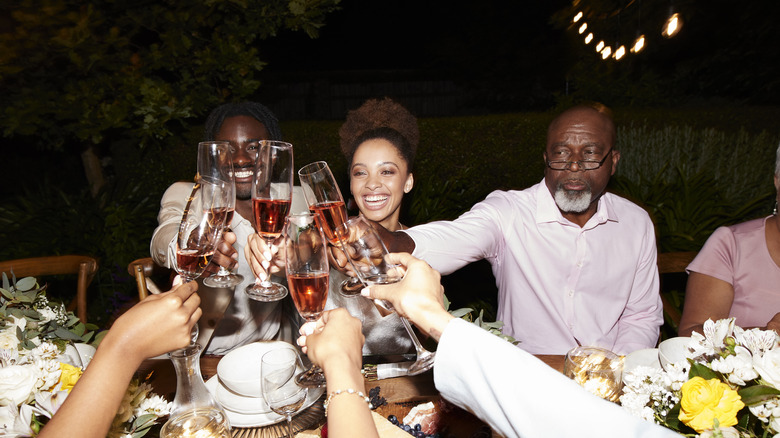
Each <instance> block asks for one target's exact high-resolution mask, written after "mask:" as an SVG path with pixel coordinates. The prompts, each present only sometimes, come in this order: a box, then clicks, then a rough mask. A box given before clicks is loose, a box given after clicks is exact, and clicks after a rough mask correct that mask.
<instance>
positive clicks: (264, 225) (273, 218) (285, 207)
mask: <svg viewBox="0 0 780 438" xmlns="http://www.w3.org/2000/svg"><path fill="white" fill-rule="evenodd" d="M252 206H253V209H252V210H253V212H254V213H255V226H257V232H258V233H260V234H261V235H262V236H263V237H269V238H273V237H277V236H279V234H281V233H282V228H284V218H286V217H287V213H289V212H290V200H289V199H252Z"/></svg>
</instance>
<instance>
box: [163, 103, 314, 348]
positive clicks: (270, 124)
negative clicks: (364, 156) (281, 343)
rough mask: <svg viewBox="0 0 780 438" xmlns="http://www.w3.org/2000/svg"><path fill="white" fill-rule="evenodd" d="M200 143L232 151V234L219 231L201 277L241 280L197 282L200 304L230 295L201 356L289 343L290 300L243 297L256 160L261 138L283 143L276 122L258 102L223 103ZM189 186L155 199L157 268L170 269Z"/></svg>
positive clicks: (292, 326)
mask: <svg viewBox="0 0 780 438" xmlns="http://www.w3.org/2000/svg"><path fill="white" fill-rule="evenodd" d="M204 139H205V140H220V141H227V142H229V143H230V145H231V147H232V152H233V169H234V174H235V179H236V211H235V213H234V215H233V220H232V222H231V224H230V227H231V228H232V230H233V231H232V232H225V233H222V240H221V241H220V242H219V244H218V246H217V250H216V251H215V252H214V256H213V257H212V263H210V264H209V266H208V267H207V268H206V271H207V273H204V275H203V276H202V277H204V276H207V275H210V273H213V272H216V270H217V269H218V268H219V266H224V267H225V268H227V269H233V268H235V267H236V265H237V266H238V273H239V274H241V275H242V276H243V277H244V281H243V283H242V284H239V285H237V286H236V287H235V289H234V290H233V291H227V292H226V291H224V290H223V291H217V290H214V289H212V288H209V287H208V286H204V285H203V284H202V282H201V281H198V283H199V284H200V287H199V290H200V291H201V297H203V302H204V303H206V302H208V300H209V296H210V294H211V295H214V294H218V293H220V292H221V293H222V294H223V295H225V294H226V295H228V296H229V295H230V294H232V301H231V303H230V306H229V307H228V308H227V310H226V311H225V313H224V316H222V315H216V318H217V320H218V325H217V327H216V329H215V330H214V335H213V337H212V338H211V342H210V343H209V344H208V346H207V347H206V352H207V353H209V354H225V353H227V352H228V351H230V350H231V349H233V348H235V347H239V346H241V345H245V344H248V343H251V342H254V341H257V340H269V339H283V340H287V341H290V340H292V339H293V337H294V333H295V331H296V330H297V326H298V325H299V321H298V317H297V312H296V311H295V310H294V308H293V307H292V304H291V303H290V299H289V298H286V299H285V300H282V301H279V302H272V303H261V302H258V301H253V300H251V299H249V298H248V296H247V295H246V293H244V288H245V287H246V286H247V285H248V284H250V283H252V282H254V281H255V277H254V275H253V273H252V271H251V270H250V268H249V265H248V263H247V261H246V259H245V257H244V246H245V245H246V243H247V238H248V237H249V236H250V235H252V234H254V233H255V230H254V227H253V226H252V218H253V214H252V196H251V187H252V177H253V174H254V165H255V160H256V158H257V153H258V149H259V142H260V140H281V139H282V133H281V129H280V128H279V121H278V120H277V119H276V116H274V114H273V113H272V112H271V111H270V110H269V109H268V108H266V107H265V106H264V105H261V104H259V103H255V102H240V103H226V104H224V105H221V106H219V107H217V108H216V109H214V110H213V111H212V112H211V114H209V116H208V118H207V119H206V126H205V135H204ZM192 187H193V183H191V182H176V183H174V184H173V185H171V186H170V187H169V188H168V190H166V192H165V194H164V195H163V197H162V200H161V201H160V212H159V214H158V216H157V220H158V223H159V225H158V227H157V229H155V231H154V234H153V235H152V241H151V245H150V250H151V253H152V258H153V259H154V261H155V262H156V263H157V264H159V265H162V266H167V267H169V268H173V263H175V260H176V235H177V233H178V229H179V222H180V221H181V217H182V213H183V211H184V206H185V203H186V200H187V197H188V196H189V194H190V192H191V191H192ZM299 189H300V187H296V190H294V192H293V205H292V212H300V211H308V207H307V205H306V201H305V199H304V198H303V196H302V193H301V192H300V191H299ZM214 296H216V295H214ZM220 317H221V319H220ZM203 319H209V315H208V312H206V313H204V318H203Z"/></svg>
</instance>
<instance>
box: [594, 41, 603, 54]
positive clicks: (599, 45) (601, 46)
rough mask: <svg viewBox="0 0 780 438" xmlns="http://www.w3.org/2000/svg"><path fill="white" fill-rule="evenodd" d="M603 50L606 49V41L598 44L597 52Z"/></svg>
mask: <svg viewBox="0 0 780 438" xmlns="http://www.w3.org/2000/svg"><path fill="white" fill-rule="evenodd" d="M603 48H604V41H603V40H602V41H599V43H598V44H596V51H597V52H600V51H601V49H603Z"/></svg>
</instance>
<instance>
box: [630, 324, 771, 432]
mask: <svg viewBox="0 0 780 438" xmlns="http://www.w3.org/2000/svg"><path fill="white" fill-rule="evenodd" d="M703 331H704V334H700V333H693V334H692V336H691V339H690V342H689V344H688V347H687V351H686V361H685V362H680V363H675V364H670V365H668V366H667V368H666V370H662V369H657V368H651V367H637V368H635V369H634V370H630V371H628V372H627V373H626V374H625V376H624V381H625V387H624V388H623V395H622V396H621V397H620V403H621V405H622V406H623V407H624V408H625V409H628V410H629V411H630V412H631V413H633V414H634V415H637V416H639V417H642V418H644V419H646V420H648V421H654V422H656V423H658V424H660V425H662V426H665V427H667V428H669V429H672V430H675V431H677V432H680V433H681V434H683V435H687V436H700V437H710V436H718V437H768V436H774V437H777V436H780V390H778V389H780V347H778V343H779V342H780V336H778V334H777V333H776V332H775V331H773V330H759V329H749V330H745V329H742V328H740V327H738V326H735V324H734V318H729V319H722V320H719V321H717V322H713V321H712V320H708V321H706V322H705V323H704V330H703Z"/></svg>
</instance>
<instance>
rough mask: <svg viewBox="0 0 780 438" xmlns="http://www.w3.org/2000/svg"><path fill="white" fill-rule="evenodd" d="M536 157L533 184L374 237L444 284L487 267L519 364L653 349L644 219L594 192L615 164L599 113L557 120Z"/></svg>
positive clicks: (655, 316) (654, 301)
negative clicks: (578, 353)
mask: <svg viewBox="0 0 780 438" xmlns="http://www.w3.org/2000/svg"><path fill="white" fill-rule="evenodd" d="M543 156H544V161H545V164H546V168H545V172H544V181H542V182H540V183H539V184H537V185H535V186H533V187H530V188H528V189H526V190H523V191H495V192H493V193H491V194H490V195H488V197H487V198H486V199H485V200H484V201H482V202H480V203H478V204H476V205H475V206H474V207H473V208H472V209H471V210H470V211H468V212H466V213H464V214H463V215H462V216H461V217H459V218H458V219H456V220H454V221H440V222H433V223H430V224H425V225H420V226H417V227H412V228H410V229H409V230H407V231H404V232H396V233H392V234H390V233H383V234H384V236H383V237H385V240H386V242H387V243H388V245H389V248H390V250H391V251H393V252H412V253H413V255H414V256H416V257H418V258H421V259H423V260H425V261H427V262H428V263H429V264H430V265H431V266H432V267H433V268H434V269H436V270H438V271H440V272H441V273H442V274H445V275H446V274H449V273H451V272H453V271H455V270H457V269H459V268H461V267H463V266H465V265H466V264H468V263H471V262H473V261H477V260H480V259H487V260H488V261H490V263H491V265H492V266H493V274H494V275H495V277H496V283H497V286H498V290H499V291H498V314H497V318H498V319H499V320H501V321H503V322H504V328H503V332H504V333H505V334H508V335H511V336H513V337H514V338H515V339H517V340H519V341H520V343H519V346H520V347H521V348H523V349H524V350H526V351H528V352H530V353H534V354H564V353H566V352H567V351H568V350H569V349H571V348H573V347H576V346H578V345H592V346H600V347H603V348H607V349H609V350H612V351H614V352H616V353H621V354H625V353H628V352H631V351H633V350H637V349H640V348H649V347H653V346H655V344H656V341H657V340H658V334H659V327H660V326H661V324H662V323H663V314H662V306H661V299H660V296H659V293H658V270H657V268H656V247H655V232H654V228H653V224H652V222H651V221H650V218H649V216H648V215H647V213H646V212H645V211H644V210H643V209H641V208H640V207H639V206H637V205H635V204H633V203H631V202H629V201H627V200H626V199H623V198H621V197H619V196H616V195H614V194H611V193H607V192H605V189H606V187H607V183H608V182H609V179H610V177H611V176H612V174H614V173H615V169H616V166H617V163H618V161H620V151H619V150H618V149H617V148H616V146H615V125H614V122H613V120H612V118H611V116H610V115H609V110H608V109H606V108H605V107H603V106H600V105H594V106H585V105H581V106H576V107H574V108H570V109H568V110H566V111H564V112H563V113H562V114H560V115H559V116H558V117H556V118H555V119H554V120H553V121H552V123H550V126H549V128H548V131H547V145H546V148H545V151H544V154H543Z"/></svg>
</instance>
